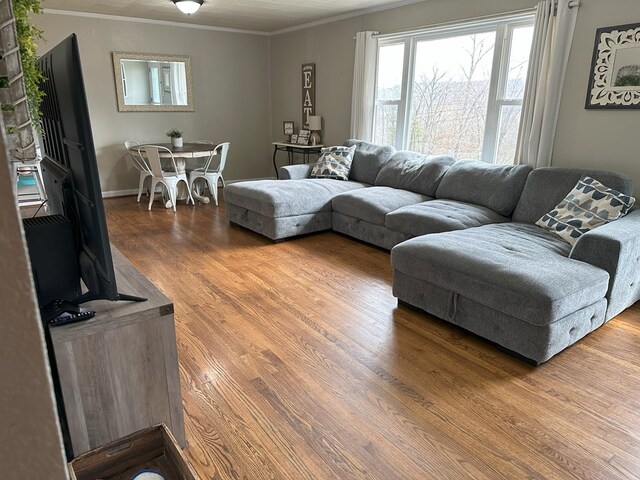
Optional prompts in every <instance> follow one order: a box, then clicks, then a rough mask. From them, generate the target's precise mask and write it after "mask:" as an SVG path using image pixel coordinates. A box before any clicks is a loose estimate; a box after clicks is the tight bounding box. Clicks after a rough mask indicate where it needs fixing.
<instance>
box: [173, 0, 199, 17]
mask: <svg viewBox="0 0 640 480" xmlns="http://www.w3.org/2000/svg"><path fill="white" fill-rule="evenodd" d="M173 3H175V5H176V7H178V9H179V10H180V11H181V12H182V13H186V14H187V15H191V14H192V13H196V12H197V11H198V9H199V8H200V6H201V5H202V4H203V3H204V0H173Z"/></svg>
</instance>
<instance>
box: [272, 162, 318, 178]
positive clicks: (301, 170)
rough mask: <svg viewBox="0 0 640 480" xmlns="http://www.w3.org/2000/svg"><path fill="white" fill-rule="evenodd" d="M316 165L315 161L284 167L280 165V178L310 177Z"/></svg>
mask: <svg viewBox="0 0 640 480" xmlns="http://www.w3.org/2000/svg"><path fill="white" fill-rule="evenodd" d="M314 165H315V163H298V164H295V165H285V166H284V167H280V170H279V171H278V175H279V176H280V180H302V179H303V178H309V175H310V174H311V170H312V169H313V166H314Z"/></svg>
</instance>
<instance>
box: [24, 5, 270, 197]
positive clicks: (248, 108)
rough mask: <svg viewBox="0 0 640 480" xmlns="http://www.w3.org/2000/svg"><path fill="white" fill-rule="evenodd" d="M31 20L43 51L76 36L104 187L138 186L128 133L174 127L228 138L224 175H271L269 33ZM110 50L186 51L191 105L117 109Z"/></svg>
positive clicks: (159, 138) (145, 135)
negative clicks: (186, 108) (41, 35)
mask: <svg viewBox="0 0 640 480" xmlns="http://www.w3.org/2000/svg"><path fill="white" fill-rule="evenodd" d="M34 22H35V23H36V25H37V26H38V28H40V29H41V30H43V31H44V36H45V38H46V40H47V41H46V43H43V44H41V45H39V49H38V52H39V53H40V54H42V53H45V52H46V51H47V50H49V49H50V48H52V47H54V46H55V45H57V44H58V43H59V42H60V41H61V40H63V39H64V38H66V37H67V36H68V35H70V34H71V33H76V34H77V36H78V43H79V46H80V55H81V61H82V67H83V73H84V80H85V87H86V90H87V97H88V102H89V111H90V113H91V123H92V127H93V137H94V142H95V146H96V154H97V157H98V166H99V169H100V180H101V184H102V189H103V191H114V190H124V189H136V188H137V175H136V172H135V171H134V170H133V168H132V167H131V166H130V165H129V162H128V161H127V158H126V154H125V151H124V147H123V145H122V144H123V142H124V141H125V140H128V139H130V140H137V141H139V142H141V143H144V142H168V141H169V139H168V138H167V137H166V136H165V135H164V134H165V132H166V131H167V130H169V129H171V128H174V127H175V128H178V129H179V130H183V131H184V139H185V141H189V140H212V141H214V142H223V141H230V142H231V149H230V150H229V157H228V160H227V167H226V169H225V179H227V180H233V179H243V178H257V177H265V176H273V175H274V172H273V166H272V164H271V162H270V154H271V143H270V142H271V136H270V131H269V125H270V101H269V96H270V93H269V81H268V72H269V48H268V47H269V39H268V37H265V36H260V35H249V34H242V33H230V32H220V31H211V30H201V29H193V28H185V27H180V26H168V25H156V24H148V23H136V22H129V21H121V20H111V19H102V18H87V17H77V16H69V15H57V14H46V13H45V14H44V15H36V16H34ZM113 51H126V52H143V53H164V54H178V55H190V56H191V59H192V70H193V87H194V102H195V112H118V109H117V101H116V92H115V81H114V72H113V64H112V59H111V52H113Z"/></svg>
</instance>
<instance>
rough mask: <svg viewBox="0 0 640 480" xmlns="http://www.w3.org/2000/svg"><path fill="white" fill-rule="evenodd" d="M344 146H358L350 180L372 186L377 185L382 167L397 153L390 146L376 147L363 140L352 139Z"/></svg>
mask: <svg viewBox="0 0 640 480" xmlns="http://www.w3.org/2000/svg"><path fill="white" fill-rule="evenodd" d="M344 145H345V147H351V146H352V145H355V146H356V153H355V154H354V156H353V162H352V163H351V171H350V172H349V180H353V181H356V182H362V183H368V184H371V185H373V184H374V183H375V181H376V177H377V176H378V172H379V171H380V167H382V165H383V164H384V163H385V162H386V161H387V160H389V159H390V158H391V157H392V156H393V154H394V153H396V149H395V148H393V147H392V146H390V145H376V144H375V143H369V142H365V141H363V140H355V139H350V140H347V141H346V142H344Z"/></svg>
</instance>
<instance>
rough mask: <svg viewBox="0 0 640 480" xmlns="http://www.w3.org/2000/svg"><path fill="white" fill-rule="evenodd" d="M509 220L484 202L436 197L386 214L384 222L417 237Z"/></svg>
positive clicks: (392, 227) (397, 230) (389, 226)
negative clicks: (439, 198)
mask: <svg viewBox="0 0 640 480" xmlns="http://www.w3.org/2000/svg"><path fill="white" fill-rule="evenodd" d="M374 188H375V187H374ZM507 221H509V219H508V218H507V217H503V216H502V215H498V214H497V213H496V212H494V211H493V210H491V209H489V208H487V207H482V206H480V205H473V204H471V203H463V202H458V201H456V200H432V201H429V202H422V203H418V204H414V205H407V206H406V207H402V208H399V209H397V210H395V211H393V212H391V213H389V214H388V215H387V216H386V218H385V223H384V224H385V226H386V227H387V228H388V229H389V230H394V231H396V232H401V233H406V234H409V235H411V236H414V237H417V236H419V235H426V234H428V233H440V232H448V231H451V230H462V229H465V228H471V227H479V226H481V225H487V224H490V223H501V222H507Z"/></svg>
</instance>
